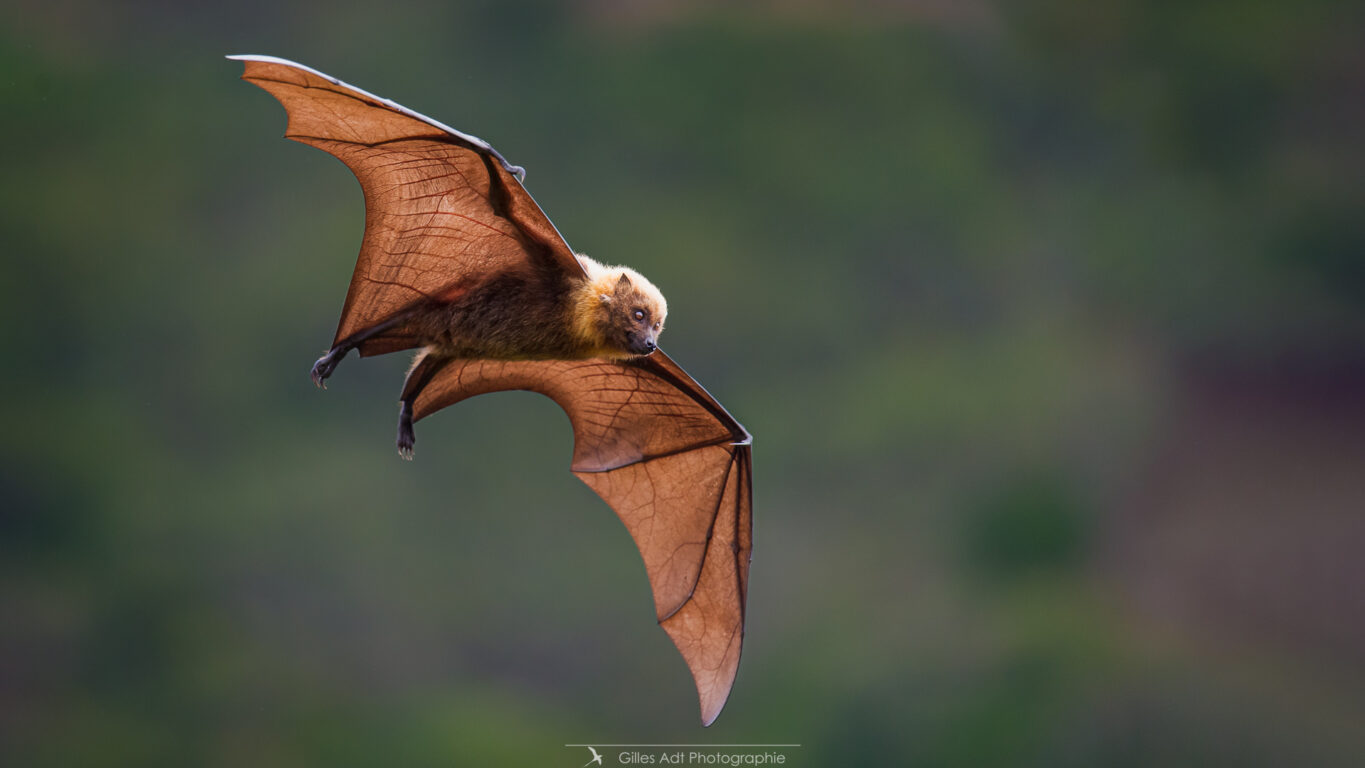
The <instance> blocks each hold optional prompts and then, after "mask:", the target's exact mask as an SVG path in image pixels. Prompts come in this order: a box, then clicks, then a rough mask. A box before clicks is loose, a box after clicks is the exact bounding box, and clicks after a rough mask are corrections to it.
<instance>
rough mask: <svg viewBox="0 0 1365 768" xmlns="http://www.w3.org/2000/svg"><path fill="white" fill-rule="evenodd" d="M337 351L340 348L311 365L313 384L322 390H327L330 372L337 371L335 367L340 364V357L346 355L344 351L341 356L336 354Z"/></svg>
mask: <svg viewBox="0 0 1365 768" xmlns="http://www.w3.org/2000/svg"><path fill="white" fill-rule="evenodd" d="M338 349H340V347H338V348H337V349H333V350H332V351H330V352H328V353H327V354H325V355H323V356H322V357H319V358H318V361H317V362H316V363H313V372H312V375H313V383H314V384H315V385H317V386H318V387H321V388H322V389H326V388H327V377H328V376H331V375H332V371H335V370H336V369H337V366H338V365H340V364H341V358H342V356H343V355H345V354H346V352H345V351H344V350H343V351H342V352H341V354H337V351H338Z"/></svg>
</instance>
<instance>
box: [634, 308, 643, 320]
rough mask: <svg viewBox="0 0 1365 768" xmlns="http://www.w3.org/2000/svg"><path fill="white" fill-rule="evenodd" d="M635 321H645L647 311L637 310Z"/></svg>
mask: <svg viewBox="0 0 1365 768" xmlns="http://www.w3.org/2000/svg"><path fill="white" fill-rule="evenodd" d="M635 319H636V320H644V319H645V311H644V310H643V309H637V310H635Z"/></svg>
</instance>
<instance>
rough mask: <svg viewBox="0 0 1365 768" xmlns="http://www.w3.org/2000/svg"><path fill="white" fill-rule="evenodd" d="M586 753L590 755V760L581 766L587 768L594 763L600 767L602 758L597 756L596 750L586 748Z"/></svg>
mask: <svg viewBox="0 0 1365 768" xmlns="http://www.w3.org/2000/svg"><path fill="white" fill-rule="evenodd" d="M588 751H589V752H591V753H592V759H591V760H589V761H588V762H586V763H584V764H583V768H588V766H590V765H592V764H594V763H596V764H597V765H601V764H602V756H601V755H599V754H597V750H595V749H593V748H592V747H588Z"/></svg>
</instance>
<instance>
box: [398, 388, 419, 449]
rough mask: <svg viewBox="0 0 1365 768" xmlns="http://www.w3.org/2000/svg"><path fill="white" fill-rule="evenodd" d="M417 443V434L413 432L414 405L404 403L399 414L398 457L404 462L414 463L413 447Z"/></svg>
mask: <svg viewBox="0 0 1365 768" xmlns="http://www.w3.org/2000/svg"><path fill="white" fill-rule="evenodd" d="M416 442H417V434H416V433H415V432H413V430H412V405H411V404H409V403H408V402H406V401H404V403H403V405H402V408H401V409H400V410H399V412H398V441H397V443H398V455H399V456H400V457H402V459H403V460H404V461H412V447H413V445H414V444H415V443H416Z"/></svg>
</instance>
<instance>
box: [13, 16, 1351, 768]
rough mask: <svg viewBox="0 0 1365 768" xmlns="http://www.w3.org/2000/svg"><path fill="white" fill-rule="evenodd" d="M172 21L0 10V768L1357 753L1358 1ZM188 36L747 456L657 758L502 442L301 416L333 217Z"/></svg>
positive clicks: (390, 390)
mask: <svg viewBox="0 0 1365 768" xmlns="http://www.w3.org/2000/svg"><path fill="white" fill-rule="evenodd" d="M224 5H231V7H220V6H219V5H209V4H203V5H194V4H174V3H167V2H134V3H98V2H81V1H80V0H45V1H44V2H36V1H35V0H17V2H14V1H13V0H12V1H11V2H9V3H7V4H6V5H5V6H4V8H3V10H0V104H3V118H0V131H3V138H4V141H3V143H2V144H0V146H3V149H0V153H3V166H0V167H2V168H3V173H2V174H0V254H3V261H2V262H0V263H2V264H3V270H2V271H0V274H2V275H3V280H0V342H2V343H3V346H2V347H0V349H3V363H0V365H2V366H3V374H0V387H2V389H0V394H2V395H3V396H2V397H0V417H2V418H3V424H4V428H3V430H2V431H0V510H2V511H0V600H3V611H4V619H3V621H2V622H0V763H3V764H4V765H6V766H185V765H205V766H239V765H251V766H261V767H266V766H304V765H320V766H329V768H340V767H343V766H371V765H379V764H383V765H405V766H407V765H411V766H422V765H432V766H437V765H441V766H445V765H577V764H578V762H581V761H582V759H583V758H584V756H583V755H582V754H581V753H582V752H584V751H585V750H582V749H578V750H568V749H565V748H564V746H563V745H564V744H565V743H582V742H593V741H596V742H717V743H737V742H782V743H791V742H798V743H800V744H802V747H800V748H799V749H793V750H789V751H788V760H789V762H788V764H790V765H841V766H856V765H869V766H872V765H876V766H883V765H896V764H899V765H916V766H920V765H923V766H976V765H1036V766H1044V765H1046V766H1071V765H1074V766H1094V765H1106V766H1129V765H1131V766H1149V765H1150V766H1171V765H1207V764H1235V765H1249V766H1260V765H1264V766H1280V765H1296V766H1297V765H1360V764H1361V763H1362V760H1365V733H1362V730H1361V728H1360V724H1361V722H1362V718H1365V565H1362V563H1365V560H1362V553H1363V552H1365V184H1362V179H1365V142H1362V136H1365V53H1363V52H1365V47H1362V45H1361V41H1362V39H1365V38H1362V31H1365V23H1363V22H1365V11H1363V10H1362V6H1361V5H1359V4H1346V3H1334V2H1298V3H1291V2H1278V3H1276V2H1260V1H1258V0H1251V1H1250V2H1244V3H1237V4H1227V3H1213V2H1202V1H1200V2H1185V3H1152V2H1140V1H1139V0H1119V1H1118V2H1111V3H1099V4H1096V3H1085V2H1059V1H1052V0H1042V1H1041V2H1021V3H1008V4H1005V3H997V2H991V0H974V1H973V2H964V3H949V2H937V1H936V0H899V1H897V0H891V1H886V2H883V1H874V0H864V1H863V2H854V3H851V4H848V3H836V2H833V1H832V0H824V1H821V0H811V1H810V2H801V3H794V4H782V3H777V2H757V3H744V4H738V5H734V4H727V3H721V2H710V3H686V2H675V1H672V0H655V1H653V2H643V3H634V2H628V0H581V1H580V2H573V3H565V4H551V3H534V4H507V3H439V2H422V1H419V0H414V1H412V2H395V3H386V4H383V5H382V7H381V5H380V4H369V5H366V6H357V7H347V8H338V7H336V6H335V4H333V3H325V2H304V3H292V4H289V5H287V6H283V5H279V4H274V3H265V2H245V3H235V4H224ZM230 53H262V54H273V55H278V56H284V57H287V58H292V59H295V60H297V61H300V62H302V63H305V64H308V65H310V66H313V67H316V68H318V69H321V70H323V71H325V72H328V73H330V74H333V75H335V76H337V77H340V78H342V79H343V80H346V81H348V82H351V83H354V84H356V85H358V86H360V87H362V88H365V89H368V90H370V91H372V92H375V93H377V94H380V95H382V96H386V97H389V98H392V99H395V100H397V101H398V102H400V103H402V104H405V105H407V106H409V107H411V108H413V109H416V110H418V111H421V112H423V113H426V114H429V115H431V116H433V117H435V118H436V119H439V120H442V121H445V122H447V123H449V124H451V125H453V126H455V127H457V128H460V129H462V130H465V131H468V132H471V133H474V134H476V135H478V136H482V137H484V138H486V139H488V140H489V141H490V142H492V143H493V145H494V146H496V147H497V148H498V149H499V150H500V151H501V152H502V153H503V154H504V155H506V156H507V158H508V159H509V160H510V161H512V162H514V163H518V164H521V165H524V166H526V168H527V169H528V177H527V185H528V187H529V189H530V190H531V191H532V193H533V194H535V195H536V197H537V199H538V200H539V202H540V203H541V205H542V206H543V207H544V208H545V209H546V211H547V212H548V213H549V215H550V217H551V218H552V219H553V220H554V221H555V223H556V224H557V225H558V226H559V228H560V230H561V231H562V232H563V233H564V234H565V236H566V237H567V238H568V239H569V241H570V242H571V243H572V244H573V245H574V247H576V248H578V249H580V250H583V251H585V252H587V253H588V254H590V255H593V256H595V257H597V258H599V259H602V260H605V261H611V262H624V263H628V264H631V265H632V266H635V267H636V268H638V269H640V270H641V271H642V272H644V273H645V274H647V275H649V276H650V277H651V278H652V279H653V281H654V282H656V283H657V284H658V285H659V286H660V287H661V288H662V289H663V290H664V292H665V293H666V294H667V296H668V297H669V302H670V306H671V309H672V311H671V314H670V322H669V330H668V333H667V334H666V335H665V336H664V345H665V347H666V348H667V349H668V350H669V352H670V354H671V355H672V356H673V357H674V358H675V359H677V360H678V361H679V362H680V363H681V364H682V365H683V366H684V367H686V368H687V369H688V370H689V371H690V372H691V373H692V374H693V375H694V376H695V377H696V378H697V379H699V380H700V381H701V382H703V383H704V384H705V385H706V386H707V387H708V389H710V390H711V392H712V393H714V394H715V395H716V396H717V398H719V399H720V400H721V401H722V402H723V403H725V404H726V406H727V407H728V408H729V409H730V410H731V412H733V413H734V414H735V415H736V416H737V417H738V418H739V419H740V420H741V421H743V422H744V423H745V424H746V426H747V427H748V428H749V429H750V431H752V432H753V433H754V434H755V436H756V442H755V448H754V470H755V481H756V482H755V489H754V492H755V504H754V540H755V549H754V560H753V570H752V581H751V585H750V587H751V588H750V600H749V612H750V613H749V624H748V635H747V643H746V647H745V655H744V661H743V663H742V665H741V667H740V673H739V679H738V681H737V683H736V686H735V689H734V693H733V695H732V696H731V699H730V702H729V705H728V707H727V709H726V710H725V712H724V713H723V714H722V715H721V717H720V719H719V721H718V722H717V723H716V725H715V726H713V727H712V728H711V729H709V730H703V729H701V728H700V727H699V726H698V723H697V704H696V699H695V692H694V690H693V688H692V684H691V680H690V679H689V677H688V675H687V672H686V669H685V667H684V665H683V663H682V660H681V658H680V657H679V656H678V654H677V653H676V651H675V650H674V649H673V647H672V645H671V644H670V643H669V641H668V639H667V637H666V636H665V635H664V633H663V632H661V631H660V630H659V629H658V628H657V627H655V626H654V622H653V621H652V617H653V609H652V604H651V601H650V596H649V590H648V585H647V583H646V580H645V576H644V571H643V568H642V567H641V563H640V562H639V557H638V555H637V554H636V552H635V551H634V549H633V547H632V545H631V542H630V539H629V537H628V536H627V534H626V532H625V530H624V528H623V527H622V526H621V525H620V523H619V522H618V521H617V520H616V519H615V517H614V516H613V515H612V514H611V512H610V510H608V509H607V508H606V507H605V506H604V505H603V504H602V503H601V502H600V501H599V500H598V499H597V498H596V497H595V496H594V495H593V494H592V493H591V492H590V491H588V489H587V488H586V487H584V486H582V485H581V484H580V483H579V482H578V481H577V480H575V479H574V478H573V477H572V476H571V475H570V474H569V473H568V471H567V467H568V460H569V453H570V441H571V435H570V432H569V426H568V422H567V420H566V419H565V418H564V416H563V415H562V413H561V412H560V411H558V410H557V408H556V407H555V406H554V405H553V404H552V403H551V402H549V401H548V400H545V399H542V398H539V397H537V396H534V395H529V394H525V393H508V394H500V395H494V396H486V397H481V398H478V399H476V400H473V401H470V402H466V403H463V404H461V405H459V406H458V407H455V408H452V409H450V410H448V411H446V412H443V413H442V414H440V415H439V416H438V417H436V418H433V419H431V420H429V421H426V422H424V423H423V424H422V425H421V428H420V429H419V436H420V442H419V445H418V452H417V460H416V461H415V462H414V463H412V464H407V463H405V462H401V461H399V459H398V457H397V456H396V454H395V451H394V449H393V430H394V424H395V419H396V398H397V395H398V390H399V387H400V384H401V381H402V375H403V372H404V367H405V365H406V363H407V358H406V356H403V355H394V356H389V357H385V358H378V359H373V360H366V361H363V362H358V361H357V360H356V359H354V358H351V359H349V360H348V361H347V362H346V363H345V364H344V365H343V366H342V367H341V369H340V370H339V372H338V375H337V376H336V377H334V378H333V380H332V382H333V383H332V386H331V388H330V390H329V391H327V392H325V393H324V392H320V391H317V390H315V389H314V388H313V386H312V384H311V382H310V381H309V379H308V368H309V366H310V365H311V364H312V362H313V360H314V359H315V358H316V357H317V356H318V354H320V353H321V352H322V351H323V350H324V348H325V347H326V346H327V344H328V342H329V341H330V339H331V336H332V332H333V330H334V328H335V323H336V319H337V315H338V312H339V309H340V305H341V300H342V298H343V296H344V293H345V289H346V285H347V283H348V281H349V278H350V271H351V266H352V264H353V259H354V255H355V252H356V250H357V247H358V244H359V241H360V235H361V228H362V225H363V206H362V200H361V195H360V190H359V187H358V185H357V184H356V183H355V181H354V180H353V178H352V177H351V176H350V174H349V172H348V171H347V170H346V169H345V168H344V167H343V166H342V165H341V164H340V163H338V162H337V161H336V160H335V159H333V158H331V157H328V156H327V155H325V154H323V153H321V152H318V151H316V150H313V149H310V148H307V147H304V146H302V145H298V144H294V143H292V142H287V141H284V140H282V139H281V138H279V137H280V135H281V133H282V132H283V127H284V114H283V110H282V109H281V108H280V107H279V105H278V104H277V103H276V102H275V101H274V100H273V99H271V98H270V97H269V96H268V95H267V94H265V93H264V92H262V91H259V90H257V89H256V88H253V87H251V86H250V85H247V84H245V83H243V82H241V81H239V80H237V77H238V75H239V74H240V71H241V65H240V64H239V63H237V62H230V61H226V60H224V59H223V58H222V56H223V55H224V54H230ZM608 760H609V762H610V760H611V757H610V756H609V758H608ZM575 761H577V762H575Z"/></svg>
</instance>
